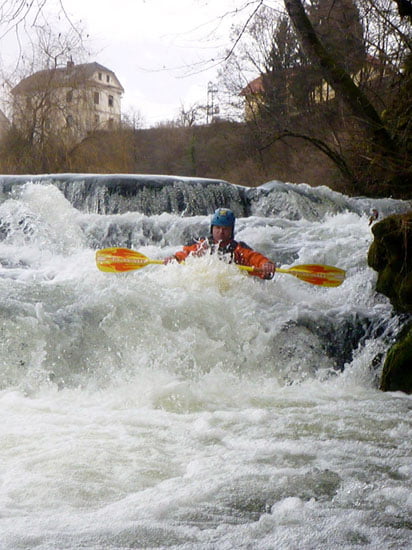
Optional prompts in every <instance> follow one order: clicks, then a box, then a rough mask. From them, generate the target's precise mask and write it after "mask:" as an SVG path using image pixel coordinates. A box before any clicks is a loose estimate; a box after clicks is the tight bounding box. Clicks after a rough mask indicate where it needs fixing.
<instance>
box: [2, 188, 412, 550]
mask: <svg viewBox="0 0 412 550" xmlns="http://www.w3.org/2000/svg"><path fill="white" fill-rule="evenodd" d="M305 190H306V192H310V191H307V189H306V188H305ZM314 192H315V191H314ZM323 194H324V198H326V197H328V196H329V193H328V192H327V191H324V193H323ZM331 200H342V201H346V200H347V198H345V197H340V198H339V196H337V195H333V196H332V198H331ZM291 201H292V202H290V203H288V205H287V208H286V207H285V211H291V210H292V209H295V208H298V207H299V205H297V203H296V200H295V198H293V199H291ZM269 206H270V200H269V198H268V199H265V200H262V201H261V202H260V203H259V204H257V205H256V206H255V210H254V213H255V215H254V216H252V217H250V218H241V219H239V220H238V222H237V238H238V239H241V240H244V241H246V242H247V243H248V244H250V245H251V246H253V247H256V248H257V249H259V250H261V251H262V252H264V253H266V254H267V255H268V256H270V257H271V258H273V259H274V260H276V261H279V263H280V264H282V265H291V264H292V263H295V264H299V263H326V264H331V265H337V266H339V267H342V268H344V269H346V270H347V280H346V281H345V282H344V283H343V285H342V286H340V287H338V288H318V287H314V286H312V285H309V284H306V283H304V282H302V281H299V280H297V279H295V278H294V277H292V276H289V275H281V274H278V275H277V276H276V277H275V280H273V281H260V280H256V279H255V278H252V277H249V276H247V275H245V274H244V273H242V272H240V271H239V270H237V268H235V267H233V266H226V265H224V264H223V263H222V262H219V261H218V260H216V259H215V258H213V257H212V258H211V257H208V258H203V259H196V260H193V261H188V262H187V264H186V265H185V266H179V265H168V266H158V265H151V266H148V267H145V268H144V269H141V270H139V271H135V272H131V273H129V274H122V275H116V274H105V273H101V272H99V271H98V270H97V269H96V267H95V263H94V252H95V250H94V249H96V248H99V247H103V246H106V245H107V242H106V240H105V239H107V235H108V231H109V228H113V227H114V226H115V227H117V228H118V229H117V230H118V235H119V243H118V244H119V245H121V244H123V243H121V242H120V241H121V240H122V238H124V235H125V232H127V235H128V239H129V240H130V241H131V246H132V247H133V248H135V249H138V250H140V251H141V252H143V253H144V254H146V255H147V256H149V257H152V258H160V257H164V256H166V255H169V254H170V253H171V252H173V251H174V250H176V249H178V248H179V244H180V243H181V242H182V239H183V236H184V235H186V234H188V233H191V232H194V231H195V230H196V229H198V228H199V227H200V228H203V229H204V230H205V231H206V230H207V228H208V224H209V217H206V216H195V217H192V218H182V217H180V216H176V215H173V214H167V213H165V214H162V215H160V216H152V217H150V218H148V217H147V216H144V215H143V214H138V213H126V214H122V215H119V216H114V215H112V216H100V215H98V214H90V213H88V214H87V213H81V212H80V211H78V210H75V209H74V208H73V207H72V206H71V205H70V204H69V203H68V202H67V201H66V199H64V197H63V196H62V194H61V193H60V191H58V189H57V188H55V187H53V186H50V185H45V186H43V185H38V184H37V185H32V184H29V185H27V186H25V187H22V188H20V189H19V190H17V191H15V193H14V195H13V196H12V197H4V202H3V203H2V204H0V221H1V225H0V230H1V231H2V238H3V240H2V241H1V242H0V265H1V267H0V296H1V306H0V331H1V340H0V346H1V347H0V415H1V424H0V441H1V445H0V548H1V549H2V550H3V549H4V550H9V549H10V550H16V549H39V550H40V549H42V550H43V549H44V550H46V549H47V550H50V549H73V548H82V549H93V550H97V549H119V550H120V549H128V548H179V549H202V550H203V549H208V550H209V549H219V550H220V549H232V548H233V549H252V548H253V549H264V550H268V549H276V550H278V549H322V548H323V549H328V550H329V549H331V548H344V549H357V548H371V549H372V548H373V549H377V548H379V549H388V548H396V549H400V548H410V547H411V544H412V534H411V532H412V531H411V529H412V522H411V511H412V492H411V488H412V461H411V455H412V453H411V447H412V443H411V441H412V438H411V435H412V419H411V416H412V415H411V411H412V399H411V396H407V395H405V394H402V393H383V392H380V391H379V390H378V389H377V380H378V377H379V374H380V370H381V367H382V359H383V358H384V356H385V353H386V350H387V349H388V346H389V345H390V342H391V339H392V338H393V336H394V334H396V332H397V330H398V329H399V326H400V320H399V319H398V318H397V317H396V316H393V313H392V308H391V306H390V304H389V302H388V300H387V299H386V298H385V297H383V296H381V295H377V294H376V293H375V292H374V283H375V280H376V274H375V273H374V272H373V271H372V270H371V269H369V268H368V267H367V264H366V255H367V251H368V248H369V245H370V243H371V242H372V234H371V230H370V227H369V226H368V214H369V210H368V209H369V207H370V204H369V203H368V201H366V200H365V199H362V200H361V199H359V200H358V201H357V207H356V209H355V208H354V209H353V211H350V210H343V211H340V212H338V213H330V214H327V213H326V214H325V215H324V216H322V217H321V219H318V220H315V221H313V219H312V218H311V217H310V216H306V217H302V218H301V219H289V218H290V216H289V218H288V217H287V216H286V215H285V216H283V217H282V215H279V214H276V215H275V216H273V217H271V216H269V215H268V209H269ZM363 206H364V208H363V210H364V211H363V212H362V207H363ZM379 208H380V209H382V210H384V209H385V208H386V209H394V210H396V208H399V209H402V208H404V205H402V204H401V203H399V204H396V203H393V202H391V201H389V200H388V201H381V202H380V203H379ZM113 244H115V243H113ZM348 327H352V330H351V329H350V328H349V329H348ZM354 333H356V334H358V338H357V340H356V339H355V337H354ZM352 338H354V341H355V340H356V343H355V344H354V346H355V349H353V350H352V349H351V339H352ZM345 343H346V344H347V347H348V346H349V348H348V349H349V351H348V349H346V351H345V350H344V349H343V348H345ZM332 344H333V345H332ZM341 348H342V349H341ZM342 361H343V362H344V367H345V368H344V370H343V372H341V370H339V368H338V367H341V366H343V365H341V364H340V363H341V362H342ZM372 363H373V364H375V368H373V367H372Z"/></svg>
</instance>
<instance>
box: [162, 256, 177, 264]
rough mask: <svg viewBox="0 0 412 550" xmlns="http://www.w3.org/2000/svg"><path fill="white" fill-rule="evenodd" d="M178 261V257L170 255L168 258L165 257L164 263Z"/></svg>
mask: <svg viewBox="0 0 412 550" xmlns="http://www.w3.org/2000/svg"><path fill="white" fill-rule="evenodd" d="M173 261H176V258H175V257H174V256H168V257H167V258H164V260H163V263H164V264H165V265H166V264H170V262H173Z"/></svg>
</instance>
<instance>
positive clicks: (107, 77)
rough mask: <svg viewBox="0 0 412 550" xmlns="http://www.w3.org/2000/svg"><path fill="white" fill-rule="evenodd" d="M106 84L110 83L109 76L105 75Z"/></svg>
mask: <svg viewBox="0 0 412 550" xmlns="http://www.w3.org/2000/svg"><path fill="white" fill-rule="evenodd" d="M106 82H110V75H108V74H107V75H106Z"/></svg>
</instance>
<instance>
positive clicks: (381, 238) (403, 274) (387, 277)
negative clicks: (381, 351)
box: [368, 212, 412, 393]
mask: <svg viewBox="0 0 412 550" xmlns="http://www.w3.org/2000/svg"><path fill="white" fill-rule="evenodd" d="M372 232H373V235H374V237H375V239H374V241H373V243H372V244H371V246H370V248H369V252H368V264H369V265H370V267H372V268H373V269H375V271H377V272H378V280H377V282H376V290H377V292H380V293H381V294H384V295H385V296H387V297H388V298H389V299H390V301H391V304H392V306H393V308H394V309H395V310H396V311H397V312H398V313H407V314H411V313H412V212H408V213H407V214H396V215H393V216H388V217H387V218H385V219H384V220H382V221H381V222H379V223H377V224H375V225H374V226H373V227H372ZM380 388H381V389H382V390H384V391H403V392H405V393H412V322H411V323H410V324H409V326H408V328H407V329H405V330H404V331H402V332H401V334H400V335H399V337H398V338H397V342H396V343H395V344H394V345H393V346H392V348H391V349H390V350H389V352H388V355H387V357H386V361H385V364H384V367H383V372H382V377H381V382H380Z"/></svg>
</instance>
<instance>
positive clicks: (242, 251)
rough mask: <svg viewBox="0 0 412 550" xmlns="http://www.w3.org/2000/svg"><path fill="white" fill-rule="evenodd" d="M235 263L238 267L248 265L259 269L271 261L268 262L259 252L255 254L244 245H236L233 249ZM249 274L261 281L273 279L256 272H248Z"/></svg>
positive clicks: (254, 251)
mask: <svg viewBox="0 0 412 550" xmlns="http://www.w3.org/2000/svg"><path fill="white" fill-rule="evenodd" d="M235 262H236V263H237V264H239V265H249V266H252V267H258V268H259V267H261V266H262V265H263V264H265V263H267V262H272V260H269V258H266V256H264V255H263V254H261V253H260V252H256V250H253V249H252V248H250V247H248V246H247V245H244V243H238V245H237V247H236V249H235ZM272 263H273V262H272ZM249 274H250V275H254V276H255V277H260V278H261V279H272V277H273V275H270V276H267V275H264V274H263V273H259V272H258V271H256V272H254V271H250V272H249Z"/></svg>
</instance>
